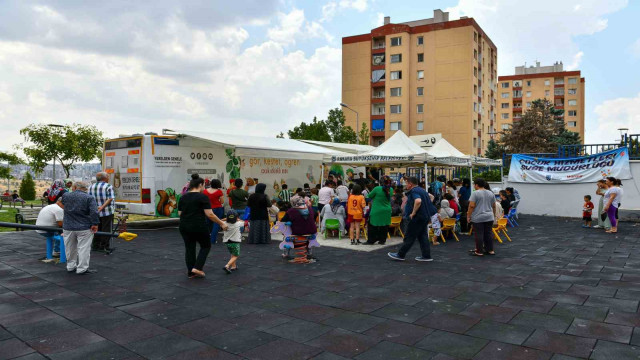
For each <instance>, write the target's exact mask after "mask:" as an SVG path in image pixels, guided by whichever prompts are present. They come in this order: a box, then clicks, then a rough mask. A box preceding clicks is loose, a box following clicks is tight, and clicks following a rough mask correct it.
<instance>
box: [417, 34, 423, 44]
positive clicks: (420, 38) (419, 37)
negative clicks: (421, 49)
mask: <svg viewBox="0 0 640 360" xmlns="http://www.w3.org/2000/svg"><path fill="white" fill-rule="evenodd" d="M423 44H424V36H418V45H423Z"/></svg>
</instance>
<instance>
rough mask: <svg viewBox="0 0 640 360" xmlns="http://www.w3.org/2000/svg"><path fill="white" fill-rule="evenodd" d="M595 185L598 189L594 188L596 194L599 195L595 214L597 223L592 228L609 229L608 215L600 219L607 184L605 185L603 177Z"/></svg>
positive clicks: (607, 188) (607, 187)
mask: <svg viewBox="0 0 640 360" xmlns="http://www.w3.org/2000/svg"><path fill="white" fill-rule="evenodd" d="M597 186H598V189H597V190H596V194H597V195H600V200H599V201H598V212H597V214H598V216H596V217H597V218H598V225H595V226H594V227H593V228H594V229H602V228H604V229H605V230H609V229H611V221H610V220H609V217H608V216H607V217H605V218H604V220H602V216H600V214H602V212H603V209H604V194H605V193H606V192H607V190H609V186H607V181H606V180H604V179H600V180H598V183H597Z"/></svg>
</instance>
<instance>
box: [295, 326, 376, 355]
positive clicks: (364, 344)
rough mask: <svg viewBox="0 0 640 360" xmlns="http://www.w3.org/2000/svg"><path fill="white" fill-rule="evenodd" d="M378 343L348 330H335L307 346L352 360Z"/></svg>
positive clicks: (308, 343)
mask: <svg viewBox="0 0 640 360" xmlns="http://www.w3.org/2000/svg"><path fill="white" fill-rule="evenodd" d="M376 343H378V340H376V339H373V338H371V337H369V336H365V335H362V334H358V333H354V332H351V331H348V330H343V329H335V330H332V331H330V332H328V333H326V334H324V335H322V336H320V337H317V338H315V339H313V340H311V341H309V342H307V343H306V344H307V345H311V346H315V347H318V348H321V349H323V350H325V351H328V352H330V353H333V354H337V355H340V356H343V357H346V358H352V357H354V356H356V355H358V354H361V353H363V352H365V351H367V350H368V349H369V348H371V347H372V346H374V345H375V344H376Z"/></svg>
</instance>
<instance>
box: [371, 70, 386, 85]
mask: <svg viewBox="0 0 640 360" xmlns="http://www.w3.org/2000/svg"><path fill="white" fill-rule="evenodd" d="M378 81H384V70H373V71H372V72H371V82H374V83H376V82H378Z"/></svg>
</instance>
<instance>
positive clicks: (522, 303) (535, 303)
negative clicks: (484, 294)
mask: <svg viewBox="0 0 640 360" xmlns="http://www.w3.org/2000/svg"><path fill="white" fill-rule="evenodd" d="M554 305H555V303H553V302H551V301H544V300H534V299H524V298H517V297H510V298H508V299H507V300H505V301H504V302H503V303H501V304H500V306H501V307H508V308H513V309H520V310H526V311H533V312H538V313H547V312H549V310H551V308H553V306H554Z"/></svg>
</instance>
